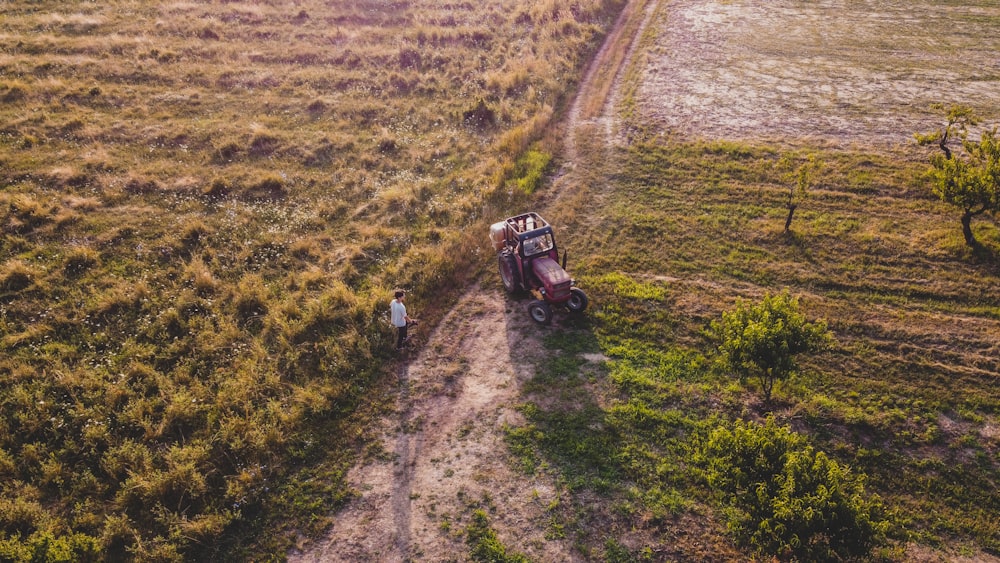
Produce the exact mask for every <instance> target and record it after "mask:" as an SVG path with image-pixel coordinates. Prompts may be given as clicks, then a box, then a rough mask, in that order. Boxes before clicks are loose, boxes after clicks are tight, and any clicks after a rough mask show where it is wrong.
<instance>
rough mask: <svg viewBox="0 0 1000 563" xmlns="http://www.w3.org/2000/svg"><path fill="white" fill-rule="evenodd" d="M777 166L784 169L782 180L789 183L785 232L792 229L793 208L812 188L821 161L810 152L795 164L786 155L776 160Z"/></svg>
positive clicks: (794, 208) (796, 206) (821, 166)
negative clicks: (801, 161)
mask: <svg viewBox="0 0 1000 563" xmlns="http://www.w3.org/2000/svg"><path fill="white" fill-rule="evenodd" d="M777 168H778V169H779V170H784V171H785V173H784V174H783V176H782V180H783V181H785V182H787V183H788V184H789V186H788V201H787V202H786V203H785V207H786V208H788V216H787V217H786V218H785V232H786V233H787V232H789V231H791V230H792V217H793V216H794V215H795V210H796V209H797V208H798V207H799V204H800V203H802V200H803V199H805V198H806V196H808V195H809V190H810V189H811V188H812V186H813V182H814V181H815V179H816V176H817V175H818V174H819V172H820V170H822V168H823V162H822V161H820V160H818V159H817V158H816V155H812V154H811V155H809V156H808V158H807V159H806V162H804V163H802V164H800V165H798V166H795V164H794V162H793V161H792V159H790V158H788V157H787V156H786V157H783V158H782V159H781V160H779V161H778V164H777Z"/></svg>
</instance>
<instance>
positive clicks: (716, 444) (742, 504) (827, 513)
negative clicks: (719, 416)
mask: <svg viewBox="0 0 1000 563" xmlns="http://www.w3.org/2000/svg"><path fill="white" fill-rule="evenodd" d="M706 459H707V461H708V472H707V477H708V482H709V485H711V486H712V487H713V488H715V489H716V490H717V491H718V492H719V493H720V494H721V495H723V498H724V503H725V504H726V510H725V514H726V520H727V524H728V527H729V530H730V531H731V532H732V533H733V534H734V535H735V536H736V538H737V540H738V541H739V542H740V543H741V544H743V545H745V546H748V547H750V548H751V549H752V550H753V551H755V552H757V553H762V554H768V555H775V556H779V557H782V558H787V557H789V556H791V557H794V558H796V559H799V560H802V561H819V560H831V559H837V558H846V557H857V556H864V555H866V554H868V553H869V552H870V551H871V550H872V548H873V547H875V546H876V545H878V544H880V543H882V542H883V541H884V538H885V532H886V530H887V529H888V527H889V522H888V520H887V519H886V518H885V517H884V515H883V508H882V503H881V500H880V499H879V497H878V496H877V495H873V494H868V493H866V492H865V488H864V477H863V476H860V475H854V474H852V473H851V471H850V469H848V468H846V467H843V466H841V465H840V464H838V463H837V462H836V461H835V460H832V459H830V458H829V457H827V455H826V454H824V453H823V452H820V451H816V450H815V449H813V447H812V446H810V445H809V444H807V443H806V439H805V438H804V437H802V436H799V435H797V434H795V433H794V432H792V431H791V430H789V429H788V428H785V427H779V426H778V425H777V423H775V421H774V419H773V418H769V419H768V420H767V423H766V424H765V425H763V426H762V425H760V424H756V423H753V422H739V421H737V422H736V424H735V426H734V427H733V429H732V430H729V429H727V428H718V429H716V430H715V431H714V432H712V434H711V435H710V437H709V439H708V443H707V447H706Z"/></svg>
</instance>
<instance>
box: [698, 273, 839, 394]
mask: <svg viewBox="0 0 1000 563" xmlns="http://www.w3.org/2000/svg"><path fill="white" fill-rule="evenodd" d="M711 328H712V332H713V333H714V334H715V336H716V337H717V338H718V340H719V342H720V344H719V353H720V360H721V362H722V364H723V366H724V367H725V368H727V369H729V370H730V371H732V373H734V374H735V375H737V376H739V378H740V381H745V380H746V379H747V378H754V379H756V380H757V381H758V382H760V385H761V388H762V389H763V390H764V397H765V399H766V400H768V401H770V400H771V390H772V388H773V387H774V382H775V381H778V380H780V379H787V378H788V377H789V376H790V375H792V374H793V373H795V371H796V369H797V364H796V362H795V356H796V355H797V354H802V353H805V352H815V351H818V350H820V349H821V348H822V347H823V346H824V345H825V344H826V343H827V342H828V341H829V340H830V334H829V333H828V332H827V330H826V322H825V321H817V322H816V323H809V322H806V319H805V316H803V315H802V313H800V312H799V302H798V299H796V298H794V297H791V296H789V295H788V292H787V291H786V292H783V293H781V294H779V295H774V296H772V295H770V294H767V295H765V296H764V299H763V301H761V302H760V303H750V302H747V301H744V300H742V299H741V300H739V301H737V303H736V308H735V309H733V310H731V311H727V312H724V313H723V314H722V318H721V319H720V320H716V321H713V322H712V325H711Z"/></svg>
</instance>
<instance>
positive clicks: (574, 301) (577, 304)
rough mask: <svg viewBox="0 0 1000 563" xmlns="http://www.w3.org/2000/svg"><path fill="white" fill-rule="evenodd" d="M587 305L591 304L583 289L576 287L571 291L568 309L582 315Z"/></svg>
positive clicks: (567, 303) (567, 304)
mask: <svg viewBox="0 0 1000 563" xmlns="http://www.w3.org/2000/svg"><path fill="white" fill-rule="evenodd" d="M587 303H589V301H588V300H587V294H586V293H584V292H583V290H582V289H580V288H578V287H574V288H571V289H570V290H569V301H567V302H566V308H567V309H569V310H570V311H571V312H573V313H582V312H583V310H584V309H586V308H587Z"/></svg>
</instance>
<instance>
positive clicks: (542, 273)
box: [532, 256, 572, 291]
mask: <svg viewBox="0 0 1000 563" xmlns="http://www.w3.org/2000/svg"><path fill="white" fill-rule="evenodd" d="M532 269H533V270H534V271H535V275H536V276H537V277H538V281H540V282H542V285H544V286H545V288H546V289H547V290H549V291H552V290H553V289H555V288H557V287H560V286H567V287H568V286H569V285H570V283H572V279H570V277H569V274H567V273H566V270H564V269H563V267H562V266H560V265H559V263H558V262H556V261H555V260H553V259H552V258H550V257H548V256H545V257H542V258H536V259H535V260H534V262H533V263H532Z"/></svg>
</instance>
